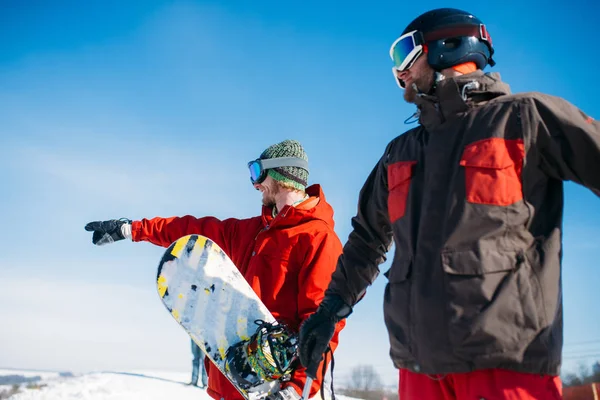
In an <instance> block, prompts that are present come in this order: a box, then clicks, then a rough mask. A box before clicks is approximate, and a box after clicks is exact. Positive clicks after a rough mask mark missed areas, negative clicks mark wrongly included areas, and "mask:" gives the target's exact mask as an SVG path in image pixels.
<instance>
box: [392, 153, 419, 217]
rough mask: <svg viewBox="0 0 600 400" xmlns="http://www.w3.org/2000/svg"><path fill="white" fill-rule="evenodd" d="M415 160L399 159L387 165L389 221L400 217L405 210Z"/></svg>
mask: <svg viewBox="0 0 600 400" xmlns="http://www.w3.org/2000/svg"><path fill="white" fill-rule="evenodd" d="M416 163H417V162H416V161H399V162H396V163H393V164H390V165H388V169H387V175H388V191H389V193H388V214H389V216H390V222H392V223H393V222H395V221H396V220H397V219H399V218H402V217H403V216H404V213H405V212H406V202H407V200H408V189H409V187H410V181H411V178H412V176H413V166H414V165H415V164H416Z"/></svg>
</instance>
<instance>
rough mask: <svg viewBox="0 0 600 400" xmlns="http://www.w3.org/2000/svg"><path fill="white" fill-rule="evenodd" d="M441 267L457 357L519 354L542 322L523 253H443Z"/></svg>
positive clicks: (451, 334) (447, 310)
mask: <svg viewBox="0 0 600 400" xmlns="http://www.w3.org/2000/svg"><path fill="white" fill-rule="evenodd" d="M442 266H443V270H444V272H445V288H446V296H447V301H446V304H447V309H446V312H447V316H448V318H447V323H448V335H449V340H450V344H451V346H452V348H453V349H454V352H455V353H456V354H458V355H460V356H461V357H465V358H468V359H476V358H480V357H481V356H482V355H491V354H495V353H505V352H515V351H520V349H521V347H522V346H525V347H526V344H527V343H528V340H529V339H531V338H532V337H533V336H535V335H536V334H537V332H538V331H539V329H540V325H541V323H540V320H539V315H538V313H537V312H536V310H537V308H538V307H537V306H536V296H535V293H534V292H535V290H534V288H532V286H531V268H530V267H529V264H528V263H527V262H526V259H525V256H524V255H523V253H521V252H506V253H500V252H498V251H481V252H479V251H464V252H452V253H443V254H442ZM525 311H527V312H525Z"/></svg>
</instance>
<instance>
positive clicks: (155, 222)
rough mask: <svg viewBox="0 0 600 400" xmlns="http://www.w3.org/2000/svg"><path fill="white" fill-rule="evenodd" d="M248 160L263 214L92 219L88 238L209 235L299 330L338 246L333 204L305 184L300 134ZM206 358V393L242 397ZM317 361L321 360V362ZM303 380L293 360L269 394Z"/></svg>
mask: <svg viewBox="0 0 600 400" xmlns="http://www.w3.org/2000/svg"><path fill="white" fill-rule="evenodd" d="M248 167H249V169H250V175H251V182H252V184H253V185H254V187H255V188H256V189H257V190H259V191H260V192H261V193H262V203H263V207H262V214H261V215H260V216H256V217H252V218H248V219H235V218H229V219H225V220H219V219H217V218H215V217H210V216H207V217H203V218H196V217H193V216H189V215H187V216H184V217H171V218H160V217H157V218H153V219H142V220H138V221H130V220H127V219H121V220H109V221H94V222H90V223H89V224H87V225H86V227H85V229H86V230H87V231H92V232H94V233H93V238H92V241H93V243H94V244H96V245H104V244H108V243H112V242H114V241H117V240H122V239H125V238H127V239H131V240H132V241H134V242H140V241H148V242H151V243H153V244H156V245H158V246H162V247H168V246H169V245H170V244H171V243H173V242H174V241H175V240H177V239H179V238H180V237H182V236H185V235H188V234H201V235H204V236H207V237H209V238H211V239H212V240H214V241H215V242H216V243H217V244H218V245H219V246H220V247H221V248H222V249H223V250H224V251H225V252H226V253H227V254H228V255H229V257H230V258H231V260H232V261H233V263H234V264H235V265H236V266H237V267H238V269H239V270H240V272H241V273H242V275H243V276H244V278H245V279H246V280H247V281H248V283H249V284H250V285H251V286H252V289H253V290H254V291H255V292H256V293H257V294H258V296H259V297H260V299H261V300H262V301H263V303H264V304H265V305H266V307H267V308H268V309H269V311H271V313H272V314H273V316H274V317H275V318H276V319H277V320H278V321H280V322H283V323H285V324H286V325H287V326H288V327H289V328H290V329H292V330H294V331H296V332H297V331H298V329H299V327H300V324H301V323H302V322H303V321H304V320H305V319H306V318H308V316H310V315H311V314H312V313H314V312H315V310H316V309H317V305H318V304H319V303H320V302H321V300H322V299H323V296H324V292H325V289H326V288H327V285H328V284H329V281H330V279H331V274H332V272H333V271H334V269H335V265H336V262H337V259H338V257H339V255H340V254H341V252H342V244H341V242H340V240H339V238H338V236H337V235H336V233H335V232H334V229H333V228H334V221H333V209H332V207H331V206H330V205H329V204H328V203H327V201H326V199H325V195H324V194H323V191H322V189H321V187H320V186H319V185H317V184H315V185H312V186H309V187H306V186H307V181H308V158H307V155H306V153H305V151H304V149H303V148H302V145H301V144H300V143H299V142H297V141H294V140H285V141H283V142H281V143H277V144H274V145H272V146H270V147H269V148H267V149H266V150H265V151H264V152H263V153H262V154H261V156H260V157H259V158H258V159H257V160H254V161H251V162H250V163H249V164H248ZM344 325H345V322H344V321H342V322H340V323H338V324H337V325H336V330H335V334H334V337H333V340H332V342H331V349H332V351H333V350H335V348H336V347H337V343H338V334H339V331H340V330H341V329H342V328H343V327H344ZM206 364H207V370H208V376H209V379H208V393H209V394H210V395H211V397H213V398H215V399H217V400H220V399H225V400H234V399H235V400H237V399H241V398H242V397H241V395H240V394H239V393H238V392H237V390H236V389H235V388H234V387H233V385H232V384H231V383H230V382H229V381H228V380H227V378H226V377H225V376H223V375H222V374H221V373H220V371H218V370H217V369H216V368H215V367H214V366H212V365H211V363H210V362H206ZM322 367H323V365H322V363H321V365H320V366H319V368H322ZM325 367H326V365H325ZM305 382H306V372H305V368H303V367H302V366H301V365H300V363H298V367H297V368H296V369H295V370H294V371H293V373H292V376H291V380H290V381H289V382H284V383H283V384H282V385H281V390H280V391H279V392H278V393H276V394H275V396H274V397H275V398H283V399H290V398H291V399H295V398H300V396H301V393H302V390H303V388H304V384H305ZM321 383H322V382H321V380H320V379H319V378H318V377H317V379H315V380H314V381H313V384H312V386H311V391H310V396H311V397H312V396H314V395H315V394H316V393H317V392H318V390H319V387H320V386H321Z"/></svg>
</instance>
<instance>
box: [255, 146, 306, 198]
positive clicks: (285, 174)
mask: <svg viewBox="0 0 600 400" xmlns="http://www.w3.org/2000/svg"><path fill="white" fill-rule="evenodd" d="M279 157H297V158H302V159H303V160H306V161H307V162H308V156H307V155H306V153H305V152H304V149H303V148H302V145H301V144H300V142H298V141H296V140H284V141H283V142H281V143H277V144H274V145H272V146H270V147H268V148H267V149H266V150H265V151H263V152H262V154H261V155H260V158H261V159H262V160H266V159H269V158H279ZM267 174H268V175H269V176H270V177H271V178H273V179H274V180H276V181H280V182H287V183H289V184H291V185H292V186H293V187H294V188H296V189H298V190H306V185H307V184H308V171H307V170H305V169H304V168H299V167H277V168H272V169H269V170H268V172H267Z"/></svg>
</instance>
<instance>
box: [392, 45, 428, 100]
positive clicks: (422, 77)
mask: <svg viewBox="0 0 600 400" xmlns="http://www.w3.org/2000/svg"><path fill="white" fill-rule="evenodd" d="M433 74H434V71H433V69H432V68H431V67H430V66H429V64H427V55H426V54H422V55H421V56H420V57H419V58H418V59H417V61H415V62H414V64H413V65H412V66H411V67H410V68H409V69H407V70H406V71H403V72H398V71H396V77H397V78H398V79H402V80H403V81H404V100H406V101H407V102H408V103H414V102H415V99H416V97H417V93H418V92H417V91H416V90H415V88H414V86H413V84H414V85H416V86H417V88H418V89H419V91H420V92H422V93H427V92H429V90H430V89H431V88H432V87H433Z"/></svg>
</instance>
